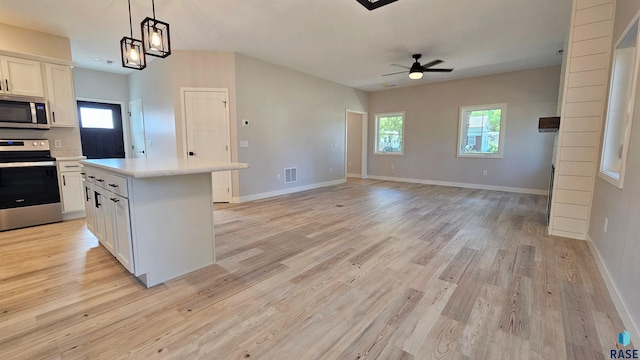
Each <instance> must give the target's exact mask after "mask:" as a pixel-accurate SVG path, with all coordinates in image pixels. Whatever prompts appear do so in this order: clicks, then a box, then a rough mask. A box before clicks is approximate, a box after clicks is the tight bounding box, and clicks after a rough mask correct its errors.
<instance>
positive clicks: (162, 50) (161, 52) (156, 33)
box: [140, 0, 171, 58]
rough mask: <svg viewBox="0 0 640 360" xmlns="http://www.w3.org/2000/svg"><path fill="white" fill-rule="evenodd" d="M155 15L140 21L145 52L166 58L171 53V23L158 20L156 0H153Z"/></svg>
mask: <svg viewBox="0 0 640 360" xmlns="http://www.w3.org/2000/svg"><path fill="white" fill-rule="evenodd" d="M151 6H152V9H153V17H147V18H145V19H144V20H143V21H142V22H141V23H140V28H141V29H142V43H143V46H144V52H145V53H146V54H147V55H150V56H156V57H159V58H166V57H167V56H169V55H171V37H170V35H169V24H168V23H166V22H164V21H160V20H156V4H155V0H151Z"/></svg>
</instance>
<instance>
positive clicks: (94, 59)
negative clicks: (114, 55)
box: [91, 57, 102, 61]
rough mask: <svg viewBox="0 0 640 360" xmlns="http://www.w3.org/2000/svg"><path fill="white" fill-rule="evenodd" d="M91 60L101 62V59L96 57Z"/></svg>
mask: <svg viewBox="0 0 640 360" xmlns="http://www.w3.org/2000/svg"><path fill="white" fill-rule="evenodd" d="M91 60H93V61H102V59H100V58H98V57H93V58H91Z"/></svg>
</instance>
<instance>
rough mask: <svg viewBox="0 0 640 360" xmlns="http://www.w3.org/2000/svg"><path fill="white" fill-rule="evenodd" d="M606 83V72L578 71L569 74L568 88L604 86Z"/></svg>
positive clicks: (602, 70)
mask: <svg viewBox="0 0 640 360" xmlns="http://www.w3.org/2000/svg"><path fill="white" fill-rule="evenodd" d="M606 82H607V72H606V71H605V70H604V69H600V70H590V71H579V72H574V73H571V74H569V88H574V87H580V86H593V85H602V86H604V85H605V84H606Z"/></svg>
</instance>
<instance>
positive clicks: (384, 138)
mask: <svg viewBox="0 0 640 360" xmlns="http://www.w3.org/2000/svg"><path fill="white" fill-rule="evenodd" d="M403 134H404V112H396V113H388V114H376V148H375V153H376V154H379V155H402V154H404V143H403Z"/></svg>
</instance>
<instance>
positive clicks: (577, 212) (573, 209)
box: [556, 204, 589, 220]
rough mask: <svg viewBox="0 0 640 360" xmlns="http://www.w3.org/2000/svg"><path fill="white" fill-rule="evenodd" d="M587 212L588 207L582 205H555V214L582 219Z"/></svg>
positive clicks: (585, 216)
mask: <svg viewBox="0 0 640 360" xmlns="http://www.w3.org/2000/svg"><path fill="white" fill-rule="evenodd" d="M588 214H589V207H588V206H582V205H570V204H558V205H557V207H556V215H558V216H561V217H566V218H571V219H581V220H584V219H586V218H587V215H588Z"/></svg>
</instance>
